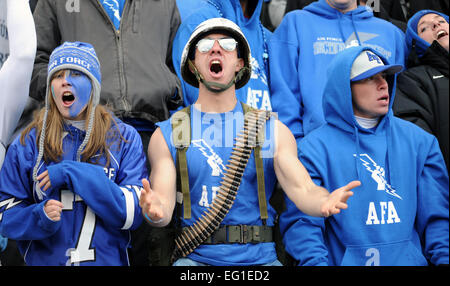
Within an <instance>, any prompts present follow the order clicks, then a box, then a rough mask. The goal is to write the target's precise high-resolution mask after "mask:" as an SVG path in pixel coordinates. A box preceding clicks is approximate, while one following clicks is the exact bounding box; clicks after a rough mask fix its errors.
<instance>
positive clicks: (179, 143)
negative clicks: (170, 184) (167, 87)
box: [172, 106, 191, 219]
mask: <svg viewBox="0 0 450 286" xmlns="http://www.w3.org/2000/svg"><path fill="white" fill-rule="evenodd" d="M190 113H191V107H190V106H187V107H185V108H183V109H181V110H179V111H177V112H176V113H175V114H174V115H173V116H172V140H173V144H174V145H175V148H177V158H176V159H177V186H178V189H181V193H182V195H183V203H184V211H183V217H184V218H185V219H190V218H191V196H190V191H189V174H188V168H187V160H186V151H187V149H188V147H189V145H190V144H191V119H190ZM177 197H178V196H177Z"/></svg>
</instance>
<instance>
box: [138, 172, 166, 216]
mask: <svg viewBox="0 0 450 286" xmlns="http://www.w3.org/2000/svg"><path fill="white" fill-rule="evenodd" d="M142 185H143V186H144V188H143V189H142V191H141V196H140V198H139V206H140V207H141V208H142V213H143V215H144V217H146V218H147V220H149V221H150V222H151V223H159V222H161V221H162V220H163V218H164V213H163V210H162V206H161V201H160V199H159V196H158V194H157V193H155V192H154V191H153V190H152V189H151V187H150V182H149V181H148V180H147V179H142Z"/></svg>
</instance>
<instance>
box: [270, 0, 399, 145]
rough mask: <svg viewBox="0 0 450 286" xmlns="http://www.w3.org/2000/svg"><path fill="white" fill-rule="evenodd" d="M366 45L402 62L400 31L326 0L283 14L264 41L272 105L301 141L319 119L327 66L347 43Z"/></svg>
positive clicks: (363, 11)
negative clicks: (267, 50)
mask: <svg viewBox="0 0 450 286" xmlns="http://www.w3.org/2000/svg"><path fill="white" fill-rule="evenodd" d="M355 45H362V46H370V47H372V48H374V49H375V50H376V51H378V52H379V53H381V54H382V55H383V56H384V57H385V58H387V59H388V60H389V62H391V63H395V64H401V65H404V60H405V59H404V57H405V49H406V45H405V40H404V34H403V32H402V31H401V30H400V29H398V28H397V27H395V26H394V25H392V24H391V23H389V22H387V21H385V20H382V19H379V18H376V17H374V16H373V13H372V12H369V11H367V10H366V8H365V7H364V6H359V7H358V8H356V9H355V10H352V11H349V12H347V13H345V14H343V13H341V12H339V11H338V10H336V9H334V8H332V7H331V6H330V5H328V4H327V2H326V1H325V0H319V1H318V2H314V3H312V4H310V5H308V6H306V7H305V8H303V9H302V10H296V11H292V12H290V13H288V14H286V15H285V17H284V19H283V20H282V22H281V24H280V25H279V26H278V28H277V29H276V31H275V32H274V34H273V36H272V38H271V40H270V43H269V54H270V57H269V62H270V88H271V94H272V103H273V110H274V111H275V112H277V113H278V117H279V119H280V121H281V122H283V123H284V124H286V125H287V126H288V127H289V129H290V130H291V131H292V133H293V134H294V136H295V138H296V139H297V143H298V140H300V139H301V138H302V137H303V136H305V135H306V134H308V133H309V132H310V131H311V130H313V129H315V128H317V127H319V126H320V125H321V124H323V123H324V122H325V121H324V117H323V111H322V92H323V89H324V87H325V81H326V68H327V66H328V65H329V63H330V61H331V60H332V59H333V58H334V57H335V55H336V54H337V53H338V52H340V51H342V50H344V49H345V48H346V47H348V46H355Z"/></svg>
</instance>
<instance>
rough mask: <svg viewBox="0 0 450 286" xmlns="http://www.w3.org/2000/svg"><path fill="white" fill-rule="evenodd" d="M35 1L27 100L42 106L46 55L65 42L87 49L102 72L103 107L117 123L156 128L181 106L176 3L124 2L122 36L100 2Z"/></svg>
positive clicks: (89, 0)
mask: <svg viewBox="0 0 450 286" xmlns="http://www.w3.org/2000/svg"><path fill="white" fill-rule="evenodd" d="M70 3H71V2H70V1H59V0H39V1H38V5H37V6H36V10H35V12H34V20H35V24H36V32H37V40H38V46H37V54H36V61H35V65H34V71H33V77H32V81H31V86H30V96H31V97H33V98H35V99H36V100H38V101H41V102H42V101H44V98H45V97H44V93H45V90H46V78H47V64H48V59H49V55H50V54H51V52H52V51H53V49H55V48H56V47H57V46H59V45H60V44H62V43H63V42H65V41H83V42H88V43H91V44H92V45H93V46H94V48H95V50H96V52H97V55H98V57H99V60H100V64H101V72H102V91H101V100H100V103H101V104H109V106H110V108H112V109H113V110H114V112H115V113H116V115H117V116H119V117H129V118H138V119H146V120H149V121H152V122H158V121H162V120H165V119H167V118H169V115H170V114H169V109H175V108H176V107H177V106H178V105H180V104H181V103H182V97H181V91H180V82H179V80H178V78H177V77H176V75H175V73H174V72H173V67H172V59H171V55H172V40H173V38H174V37H175V34H176V31H177V29H178V26H179V24H180V16H179V13H178V9H177V7H176V3H175V0H164V1H156V0H145V1H144V0H127V1H126V3H125V6H124V10H123V14H122V21H121V26H120V31H117V30H115V28H114V25H113V24H112V22H111V20H110V18H109V17H108V15H107V14H106V12H105V11H104V9H103V8H102V4H100V1H99V0H78V1H77V2H73V3H74V4H73V5H69V4H70Z"/></svg>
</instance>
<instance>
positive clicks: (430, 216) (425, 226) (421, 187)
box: [415, 138, 449, 265]
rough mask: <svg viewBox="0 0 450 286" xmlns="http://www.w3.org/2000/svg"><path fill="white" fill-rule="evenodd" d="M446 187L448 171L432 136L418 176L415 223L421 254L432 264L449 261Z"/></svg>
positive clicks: (447, 185) (447, 184)
mask: <svg viewBox="0 0 450 286" xmlns="http://www.w3.org/2000/svg"><path fill="white" fill-rule="evenodd" d="M448 190H449V179H448V171H447V168H446V167H445V163H444V159H443V157H442V153H441V151H440V149H439V144H438V142H437V140H436V139H435V138H434V139H433V142H432V144H430V146H429V150H428V152H427V156H426V160H425V164H424V167H423V170H422V172H421V173H420V176H419V179H418V186H417V191H418V195H417V216H416V224H415V227H416V229H417V231H418V233H419V235H420V237H421V239H422V243H423V244H422V245H423V252H424V255H425V257H426V258H427V259H428V260H429V261H430V262H431V263H432V264H434V265H439V264H449V236H448V233H449V213H448V207H449V205H448ZM430 206H432V207H430Z"/></svg>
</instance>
